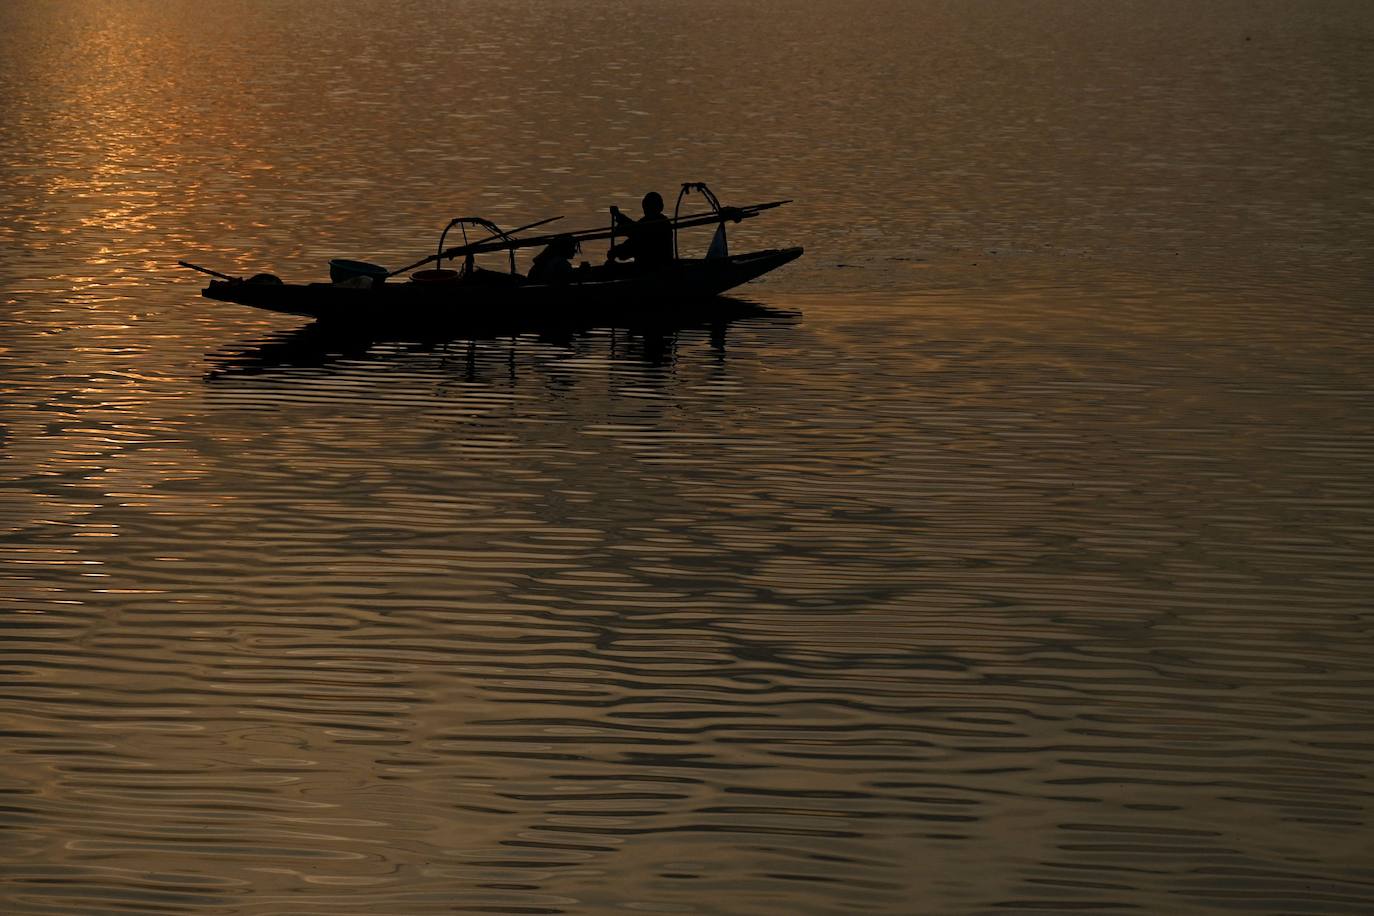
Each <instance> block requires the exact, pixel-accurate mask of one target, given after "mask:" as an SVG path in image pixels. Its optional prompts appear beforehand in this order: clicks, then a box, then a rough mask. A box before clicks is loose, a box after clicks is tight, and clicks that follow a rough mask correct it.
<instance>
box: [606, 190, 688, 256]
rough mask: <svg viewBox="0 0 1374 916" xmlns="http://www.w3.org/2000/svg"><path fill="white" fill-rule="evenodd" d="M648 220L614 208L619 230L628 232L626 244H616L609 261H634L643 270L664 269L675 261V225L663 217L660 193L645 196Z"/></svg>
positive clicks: (645, 210)
mask: <svg viewBox="0 0 1374 916" xmlns="http://www.w3.org/2000/svg"><path fill="white" fill-rule="evenodd" d="M641 206H642V207H643V208H644V217H643V218H642V219H638V220H634V219H631V218H630V217H628V216H626V215H625V214H624V213H621V212H620V208H619V207H611V219H612V220H613V221H614V224H615V229H616V230H617V231H621V232H624V233H625V235H626V239H625V241H623V242H621V243H620V244H619V245H612V246H611V250H610V251H609V252H607V253H606V259H607V260H608V261H629V260H632V259H633V260H634V262H635V264H637V265H639V266H641V267H643V266H649V267H662V266H665V265H667V264H671V263H672V262H673V224H672V223H671V222H669V220H668V217H666V216H664V215H663V198H662V197H661V196H660V195H659V193H658V192H657V191H650V192H649V193H648V194H645V195H644V200H643V201H642V202H641Z"/></svg>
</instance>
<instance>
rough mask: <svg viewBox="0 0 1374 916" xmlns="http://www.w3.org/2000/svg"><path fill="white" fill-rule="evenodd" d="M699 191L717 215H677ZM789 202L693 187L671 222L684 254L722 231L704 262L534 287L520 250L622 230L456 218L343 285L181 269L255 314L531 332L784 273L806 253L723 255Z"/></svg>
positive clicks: (575, 273)
mask: <svg viewBox="0 0 1374 916" xmlns="http://www.w3.org/2000/svg"><path fill="white" fill-rule="evenodd" d="M693 190H696V191H700V192H701V193H703V194H704V195H705V196H706V197H707V199H708V200H709V201H710V202H711V205H712V210H711V211H710V212H708V213H698V214H692V215H688V216H681V215H679V211H680V209H681V205H682V200H683V197H684V196H685V195H686V194H687V193H688V192H689V191H693ZM788 202H789V201H785V200H784V201H772V202H769V203H764V204H754V205H751V206H748V207H722V206H720V203H719V201H718V200H716V198H715V195H714V194H712V193H711V192H710V190H709V189H708V188H706V186H705V185H704V184H701V183H699V182H698V183H688V184H686V185H684V186H683V190H682V193H681V194H679V195H678V205H677V207H676V208H675V209H674V214H673V218H672V220H671V225H672V229H673V249H674V255H676V253H677V250H678V246H677V233H678V231H679V230H680V229H684V228H689V227H692V226H708V225H711V224H715V225H716V226H717V230H716V232H717V236H716V240H715V241H714V242H713V243H712V250H711V252H710V253H709V254H708V256H707V257H705V258H680V257H674V259H673V260H672V261H671V262H669V263H665V264H663V265H662V266H660V267H654V268H649V267H645V266H641V265H636V264H614V263H607V264H604V265H598V266H592V265H589V264H587V263H586V262H583V263H582V266H581V267H578V268H572V269H570V270H568V271H567V272H565V273H563V274H562V275H561V276H558V277H557V278H556V279H551V280H532V279H530V278H528V277H525V276H522V275H521V274H520V273H518V272H517V271H516V268H515V251H516V249H519V248H528V247H535V246H544V245H549V244H552V243H554V242H557V241H566V240H569V239H571V240H574V241H576V242H579V243H580V242H584V241H592V240H596V239H606V238H609V239H611V240H612V242H613V241H614V239H615V236H616V232H617V229H616V227H615V225H614V223H613V224H612V225H611V226H610V227H607V228H599V229H588V230H583V231H580V232H571V233H560V234H553V235H541V236H535V237H529V238H517V237H516V235H517V233H519V232H521V231H523V230H526V229H529V228H532V227H534V226H539V225H543V224H545V223H548V222H552V221H553V219H557V218H558V217H554V218H553V219H549V220H540V221H538V222H536V223H531V224H529V225H528V226H522V227H520V228H519V229H515V230H510V231H503V230H502V229H500V228H499V227H498V226H496V224H494V223H492V222H491V221H490V220H486V219H483V218H480V217H458V218H456V219H454V220H452V221H450V222H449V224H448V226H446V227H445V229H444V232H443V234H441V235H440V237H439V247H438V252H437V253H436V254H434V255H430V256H428V257H426V258H423V259H421V260H420V261H417V262H415V263H414V264H411V265H409V266H407V267H404V268H401V269H400V270H397V271H387V270H386V269H385V268H382V267H379V266H377V265H371V264H368V263H367V262H358V261H344V260H338V261H336V262H334V263H333V264H332V265H331V274H332V275H334V276H336V277H346V279H343V280H342V282H331V283H283V282H282V281H281V280H280V279H278V278H277V277H275V276H273V275H271V274H258V275H257V276H254V277H251V278H247V279H242V278H238V277H231V276H228V275H227V274H221V273H219V272H217V271H212V270H209V269H207V268H203V267H199V266H197V265H194V264H189V263H187V262H185V261H183V262H181V263H182V264H183V265H184V266H186V267H190V268H192V269H194V270H199V271H202V272H204V273H208V274H212V275H213V276H215V277H217V278H219V279H216V280H212V281H211V282H210V284H209V285H208V286H206V287H205V289H204V290H202V292H201V295H202V296H204V297H206V298H207V299H215V300H219V301H221V302H233V303H238V304H240V305H247V306H252V307H254V308H260V309H266V310H269V311H274V312H284V313H287V314H291V315H302V316H307V317H310V318H316V319H330V320H338V321H347V322H368V323H372V322H386V323H397V322H399V323H419V322H426V323H439V324H447V323H462V324H464V325H479V326H480V325H504V324H509V323H511V322H512V321H514V320H518V321H519V323H521V324H524V325H528V324H530V323H531V322H538V321H540V320H543V319H548V320H559V319H560V318H563V317H566V316H568V315H569V314H570V313H575V314H576V315H577V320H578V323H584V322H585V321H586V320H587V319H589V318H593V319H595V318H598V317H604V319H605V320H615V319H616V318H617V317H619V316H622V315H627V314H633V313H635V312H641V313H642V312H643V311H645V310H662V309H672V308H679V307H687V306H690V305H691V304H693V303H700V302H702V301H703V300H706V299H710V298H711V297H715V296H719V295H720V294H722V293H724V292H726V291H727V290H731V289H734V288H735V287H738V286H740V285H742V284H744V283H748V282H749V281H750V280H753V279H755V278H757V277H760V276H763V275H764V274H766V273H768V272H769V271H772V270H776V269H777V268H779V267H781V266H782V265H784V264H786V263H788V262H789V261H794V260H796V259H797V258H799V257H801V255H802V248H801V247H791V248H772V249H767V250H764V251H754V252H749V253H747V254H737V255H731V254H729V253H728V252H727V251H726V248H725V241H724V240H725V234H724V233H725V224H726V222H730V221H733V222H739V221H740V220H743V219H750V218H752V217H754V216H757V215H758V214H759V213H761V212H763V211H764V210H768V209H771V208H773V207H777V206H781V205H782V204H785V203H788ZM455 227H457V228H460V229H461V231H462V233H463V237H464V243H463V244H462V245H458V246H454V247H451V248H445V247H444V243H445V240H446V238H447V235H448V233H449V232H450V230H452V229H454V228H455ZM470 227H471V228H480V229H483V230H485V231H487V232H489V233H490V234H489V235H488V236H487V237H486V238H484V239H481V240H479V241H476V242H470V241H468V229H469V228H470ZM493 252H504V253H506V254H507V255H508V256H509V267H510V269H509V271H496V270H489V269H485V268H482V267H478V266H476V264H475V261H474V258H475V256H477V255H479V254H483V253H493ZM457 258H462V259H463V260H462V268H461V269H458V270H454V269H445V268H443V266H442V263H443V261H444V260H448V259H457ZM431 262H433V263H435V264H437V265H439V266H438V267H435V268H428V269H423V270H418V271H415V272H414V273H411V274H410V277H409V279H407V280H403V281H400V282H393V281H392V279H391V278H393V277H395V276H396V275H397V274H401V273H404V272H406V271H411V270H414V269H415V268H418V267H424V266H425V265H427V264H429V263H431Z"/></svg>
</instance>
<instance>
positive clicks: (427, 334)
mask: <svg viewBox="0 0 1374 916" xmlns="http://www.w3.org/2000/svg"><path fill="white" fill-rule="evenodd" d="M800 321H801V313H800V312H799V311H795V310H783V309H777V308H771V307H769V306H765V305H761V304H759V303H756V302H752V301H749V300H746V299H738V298H733V297H725V296H720V297H716V298H715V299H712V300H709V301H707V302H704V303H702V304H701V305H699V306H693V307H691V308H681V307H679V308H675V309H673V310H672V311H668V312H661V313H652V312H650V311H649V310H646V313H645V314H644V315H643V316H642V317H637V318H633V319H629V320H621V321H617V322H616V323H614V324H607V323H604V322H595V321H591V320H588V321H577V320H574V319H572V318H569V319H568V320H566V321H554V322H549V321H544V322H539V323H536V324H530V323H516V322H512V323H510V324H509V325H507V326H504V327H502V326H500V325H493V324H490V323H488V324H485V325H484V326H483V327H482V328H480V329H477V330H474V329H471V328H464V327H462V326H461V325H459V324H453V323H449V324H442V325H441V324H423V325H417V324H413V323H403V324H392V325H387V326H385V327H377V326H375V325H374V326H368V327H362V326H359V325H357V324H352V323H331V322H326V321H317V322H312V323H311V324H308V325H305V326H303V327H300V328H295V329H292V330H290V331H285V332H279V333H275V334H271V335H268V336H266V337H261V338H258V339H256V340H253V341H250V342H247V343H245V344H242V345H240V346H236V347H228V348H225V349H223V350H220V351H218V352H216V353H212V354H211V355H210V356H209V357H208V360H209V363H210V369H209V370H208V371H207V372H206V374H205V380H206V381H207V382H215V381H222V380H226V379H232V378H236V377H245V376H256V375H266V374H271V373H273V372H275V371H277V370H286V371H289V370H298V369H321V368H328V367H332V366H337V365H341V364H345V363H348V364H356V363H358V362H364V361H384V360H397V359H405V358H407V357H419V356H424V355H438V356H439V357H440V358H441V360H442V362H443V363H444V365H446V366H448V367H458V368H459V369H460V374H461V375H463V377H465V378H467V379H469V380H475V379H478V378H480V377H482V376H483V375H485V374H487V372H489V371H490V365H491V363H490V360H489V359H487V358H485V357H484V359H483V360H481V361H479V359H478V353H479V345H480V349H481V351H482V352H483V354H484V355H485V354H490V353H491V352H492V350H493V344H495V345H502V344H504V347H505V352H506V353H507V359H505V360H503V362H504V363H505V364H506V365H505V367H504V369H505V373H504V374H512V375H513V374H514V372H515V366H516V360H515V354H516V351H517V348H518V347H519V345H520V342H521V341H522V340H528V339H530V338H533V339H534V340H535V341H537V342H538V343H539V344H540V345H542V346H544V347H552V348H555V349H556V350H558V351H564V352H566V351H569V350H583V349H586V348H589V347H593V346H598V345H599V346H601V347H602V348H603V350H604V352H603V353H602V355H603V356H604V357H609V358H610V359H612V360H617V361H626V360H630V361H635V362H639V363H643V364H647V365H650V366H667V365H671V364H672V363H673V361H674V360H675V359H676V354H677V342H678V336H679V335H680V334H682V333H683V332H691V331H705V332H707V334H708V335H709V346H710V348H711V350H712V351H713V352H714V353H716V354H717V355H718V356H719V357H721V358H723V357H724V354H725V350H726V343H727V337H728V333H729V330H730V328H731V327H732V326H737V325H742V324H747V325H749V326H768V325H782V326H791V325H795V324H797V323H798V322H800ZM601 341H604V343H602V344H598V343H597V342H601ZM479 362H480V365H479Z"/></svg>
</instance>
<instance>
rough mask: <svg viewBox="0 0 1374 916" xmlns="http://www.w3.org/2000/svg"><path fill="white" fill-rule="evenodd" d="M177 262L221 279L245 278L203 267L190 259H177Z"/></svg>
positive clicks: (236, 279) (235, 279)
mask: <svg viewBox="0 0 1374 916" xmlns="http://www.w3.org/2000/svg"><path fill="white" fill-rule="evenodd" d="M177 263H178V264H180V265H181V266H182V267H189V268H191V269H192V270H198V271H200V272H201V273H203V274H209V275H210V276H212V277H219V278H220V279H221V280H233V281H236V282H237V281H239V280H242V279H243V278H242V277H231V276H229V275H228V274H222V273H220V272H219V271H217V270H211V269H210V268H208V267H201V266H200V265H199V264H192V263H191V262H190V261H177Z"/></svg>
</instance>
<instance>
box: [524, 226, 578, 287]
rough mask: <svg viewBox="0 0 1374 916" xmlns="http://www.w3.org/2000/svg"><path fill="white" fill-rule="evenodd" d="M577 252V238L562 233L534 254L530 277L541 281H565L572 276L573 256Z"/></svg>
mask: <svg viewBox="0 0 1374 916" xmlns="http://www.w3.org/2000/svg"><path fill="white" fill-rule="evenodd" d="M575 254H577V240H576V239H574V238H573V237H572V236H568V235H560V236H559V237H558V238H556V239H554V240H553V241H552V242H550V243H549V244H548V245H547V246H546V247H545V248H544V250H543V251H541V252H539V254H537V255H535V256H534V263H533V264H531V265H530V279H531V280H535V281H538V282H540V283H564V282H567V280H568V279H570V278H571V277H572V270H573V268H572V256H573V255H575Z"/></svg>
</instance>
